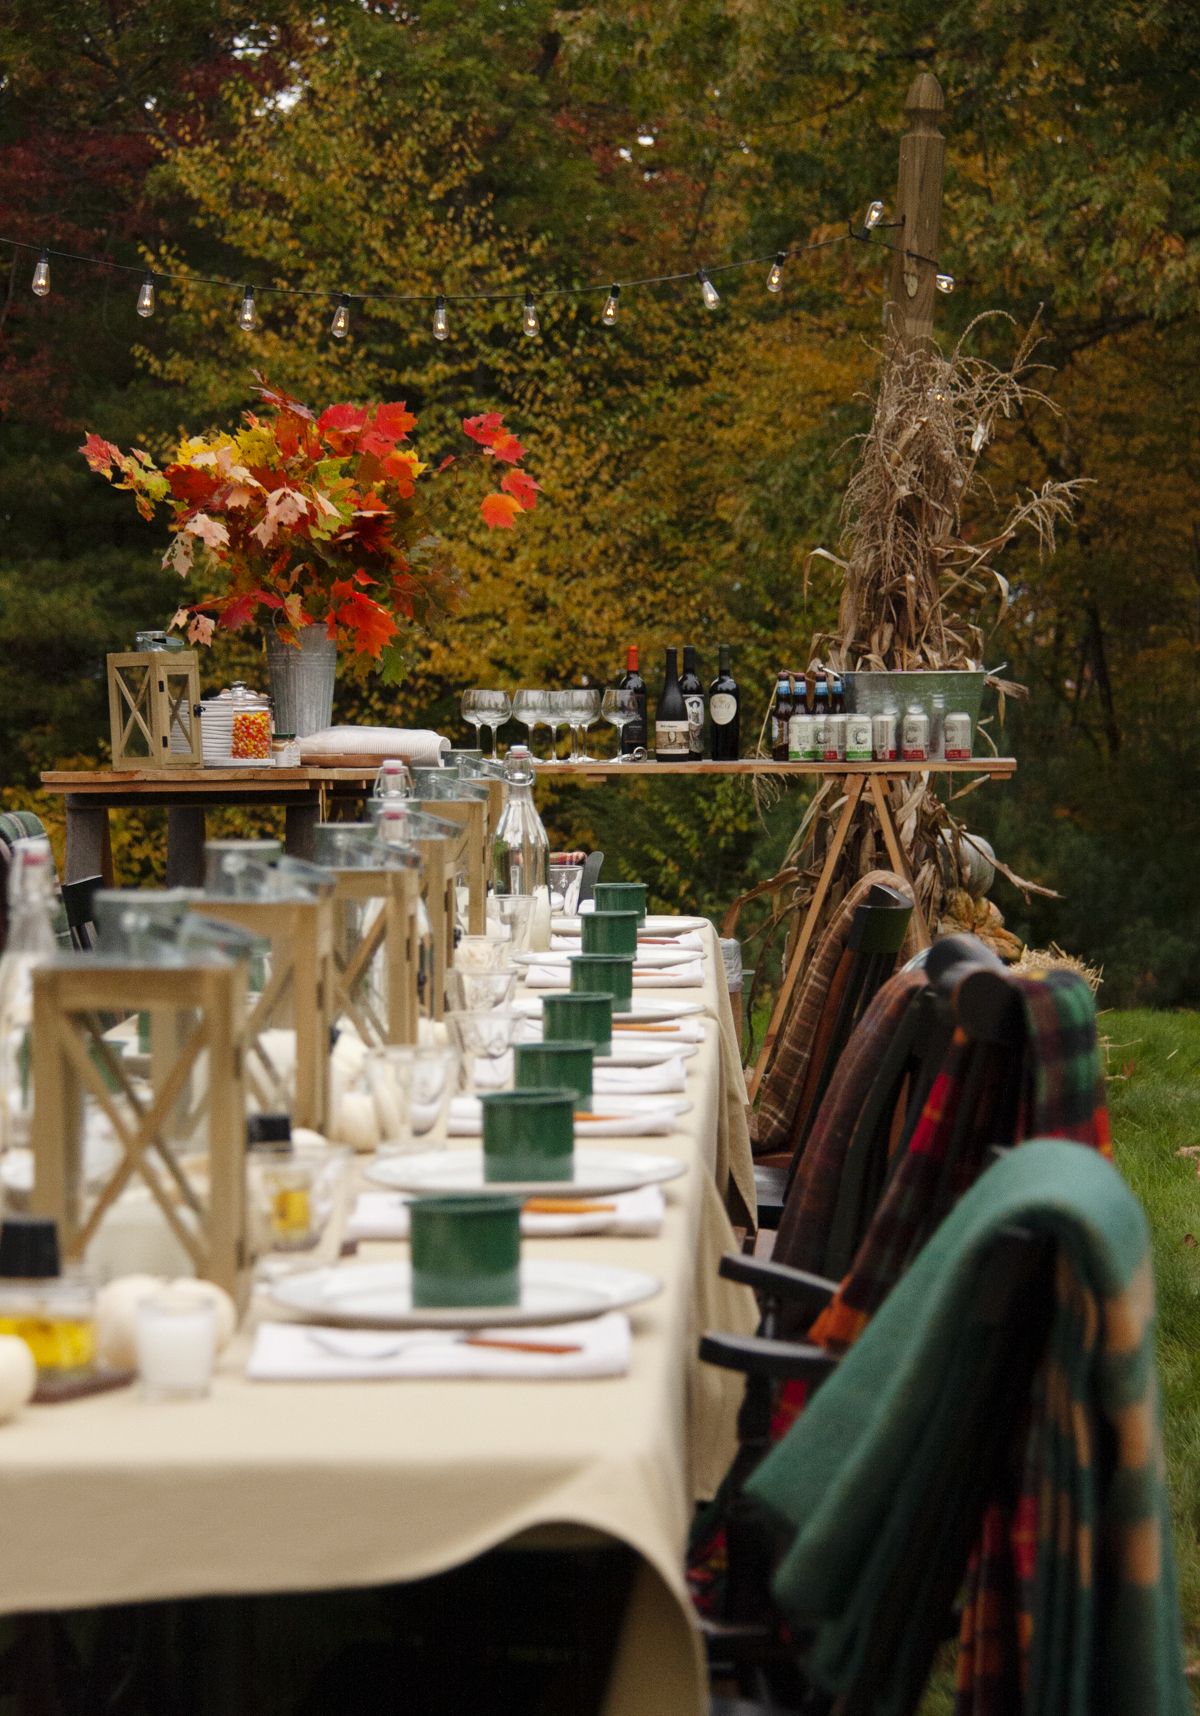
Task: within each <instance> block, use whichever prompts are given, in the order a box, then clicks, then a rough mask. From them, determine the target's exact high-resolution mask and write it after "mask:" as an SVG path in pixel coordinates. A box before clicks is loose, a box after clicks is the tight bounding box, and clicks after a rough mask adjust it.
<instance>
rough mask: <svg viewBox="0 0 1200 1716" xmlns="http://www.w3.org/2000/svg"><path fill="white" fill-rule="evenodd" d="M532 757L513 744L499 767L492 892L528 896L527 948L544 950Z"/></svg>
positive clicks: (546, 868)
mask: <svg viewBox="0 0 1200 1716" xmlns="http://www.w3.org/2000/svg"><path fill="white" fill-rule="evenodd" d="M533 779H534V770H533V757H532V755H531V754H530V750H529V747H528V745H513V746H512V747H511V748H510V750H509V753H508V757H507V759H506V761H505V764H504V782H505V786H506V788H507V792H506V795H505V805H504V809H503V810H502V811H501V813H500V820H499V822H498V823H497V824H496V832H495V834H494V835H493V837H492V885H493V887H494V888H495V891H496V892H497V893H498V894H528V895H529V896H530V897H531V898H532V900H533V916H532V922H531V925H530V933H529V945H530V947H531V948H533V949H535V950H538V951H541V950H544V949H545V948H548V947H549V946H550V842H549V840H547V838H546V830H545V828H544V827H543V826H542V819H541V817H540V816H539V815H538V813H537V806H536V805H535V804H534V802H533Z"/></svg>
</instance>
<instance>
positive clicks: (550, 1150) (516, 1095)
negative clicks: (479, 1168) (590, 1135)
mask: <svg viewBox="0 0 1200 1716" xmlns="http://www.w3.org/2000/svg"><path fill="white" fill-rule="evenodd" d="M479 1101H480V1104H481V1106H482V1108H483V1177H484V1179H485V1180H488V1181H492V1182H506V1181H512V1180H525V1181H528V1180H571V1179H573V1178H574V1177H575V1093H574V1091H572V1090H567V1089H564V1088H562V1087H561V1086H541V1087H539V1088H538V1089H536V1090H529V1089H527V1090H492V1091H487V1092H485V1093H484V1095H483V1096H481V1097H480V1099H479Z"/></svg>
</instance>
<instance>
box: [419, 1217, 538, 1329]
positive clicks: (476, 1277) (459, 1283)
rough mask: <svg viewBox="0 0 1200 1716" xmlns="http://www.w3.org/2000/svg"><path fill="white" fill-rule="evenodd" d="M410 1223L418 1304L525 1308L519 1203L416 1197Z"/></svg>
mask: <svg viewBox="0 0 1200 1716" xmlns="http://www.w3.org/2000/svg"><path fill="white" fill-rule="evenodd" d="M408 1219H409V1243H410V1249H411V1253H412V1302H413V1304H414V1305H417V1306H422V1305H425V1306H430V1307H433V1306H438V1305H445V1306H458V1305H517V1304H520V1301H521V1269H520V1265H521V1199H520V1198H518V1197H505V1196H504V1195H503V1194H502V1193H500V1192H492V1193H490V1194H485V1195H484V1196H482V1197H426V1198H413V1200H412V1202H411V1203H410V1204H409V1206H408Z"/></svg>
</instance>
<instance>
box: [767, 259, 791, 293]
mask: <svg viewBox="0 0 1200 1716" xmlns="http://www.w3.org/2000/svg"><path fill="white" fill-rule="evenodd" d="M786 261H787V251H786V250H777V251H776V252H775V260H774V262H772V264H771V272H770V273H769V274H768V275H767V291H768V292H782V291H783V265H784V263H785V262H786Z"/></svg>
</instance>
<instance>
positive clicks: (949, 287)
mask: <svg viewBox="0 0 1200 1716" xmlns="http://www.w3.org/2000/svg"><path fill="white" fill-rule="evenodd" d="M936 285H937V289H938V291H939V292H944V293H945V294H946V296H947V297H949V295H950V293H951V292H953V290H954V276H953V274H939V275H938V276H937V280H936Z"/></svg>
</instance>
